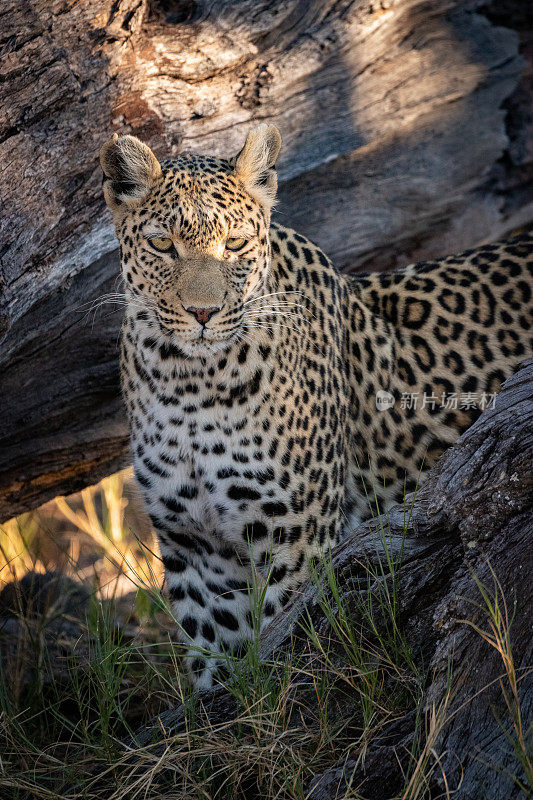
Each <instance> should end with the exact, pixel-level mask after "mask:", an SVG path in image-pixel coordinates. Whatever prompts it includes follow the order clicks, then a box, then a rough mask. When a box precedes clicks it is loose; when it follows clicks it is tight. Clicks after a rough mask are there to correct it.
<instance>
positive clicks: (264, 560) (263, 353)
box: [102, 126, 533, 687]
mask: <svg viewBox="0 0 533 800" xmlns="http://www.w3.org/2000/svg"><path fill="white" fill-rule="evenodd" d="M254 137H255V138H254ZM278 150H279V134H277V132H276V131H275V129H273V128H272V127H267V126H262V127H261V128H260V129H259V130H258V131H256V132H254V133H253V134H252V135H251V136H250V137H249V139H248V141H247V144H246V146H245V148H244V150H243V151H242V152H241V154H240V156H239V157H238V158H237V159H232V160H227V161H226V160H223V159H216V158H207V157H202V156H198V155H193V154H184V155H181V156H179V157H178V158H175V159H173V160H171V161H169V162H167V163H163V165H162V169H161V168H160V167H159V164H158V163H157V161H156V159H155V157H154V156H153V154H152V153H151V151H149V150H148V148H146V147H145V146H144V145H141V143H140V142H138V141H137V140H134V139H133V138H132V137H124V138H122V139H118V140H117V139H116V138H115V139H113V140H112V142H110V143H109V144H108V145H107V146H105V147H104V149H103V153H102V165H103V168H104V172H105V175H106V179H105V192H106V198H107V201H108V203H109V205H110V207H111V208H112V211H113V215H114V219H115V223H116V230H117V236H118V238H119V241H120V244H121V252H122V268H123V273H124V277H125V280H126V287H127V289H126V295H127V299H128V305H127V309H126V313H125V317H124V325H123V338H122V380H123V390H124V397H125V401H126V404H127V409H128V414H129V419H130V425H131V442H132V449H133V456H134V463H135V473H136V476H137V479H138V481H139V483H140V485H141V487H142V491H143V493H144V497H145V500H146V505H147V508H148V510H149V513H150V516H151V519H152V522H153V524H154V527H155V529H156V531H157V534H158V537H159V541H160V545H161V554H162V557H163V561H164V563H165V567H166V574H167V582H168V589H169V593H170V597H171V600H172V603H173V607H174V611H175V614H176V617H177V620H178V622H179V624H180V626H181V629H182V632H183V634H184V636H185V637H186V638H187V639H188V640H189V641H190V642H191V649H190V654H189V659H188V662H189V667H190V668H191V671H192V674H193V675H194V677H195V681H196V684H197V685H198V686H200V687H205V686H209V685H210V683H211V681H212V675H213V668H214V666H213V665H214V663H215V662H214V661H213V660H211V659H208V658H206V657H205V656H204V655H202V654H199V653H198V652H195V646H199V647H201V648H205V649H206V650H207V651H212V650H215V651H216V650H219V651H220V649H229V650H231V649H232V648H234V647H235V646H237V645H239V644H240V643H242V642H243V641H244V640H246V639H247V638H248V637H249V635H250V624H251V618H250V598H249V585H250V582H251V575H252V565H251V563H250V557H251V559H252V561H253V564H254V567H255V571H256V574H257V575H259V579H260V580H264V579H266V578H267V577H268V588H267V591H266V597H265V603H264V608H263V616H264V619H265V620H266V621H268V620H269V619H270V618H271V617H272V616H273V615H274V614H275V613H276V612H277V611H278V610H279V609H280V607H281V606H283V604H284V603H285V602H286V601H287V598H288V597H289V595H290V594H291V592H292V591H293V590H295V589H296V588H297V587H298V586H299V584H300V583H301V581H302V580H303V579H304V578H305V576H306V574H307V562H308V558H309V557H310V556H312V555H314V554H317V553H319V552H321V551H323V550H324V548H327V547H329V546H330V545H332V544H334V543H335V542H337V541H338V538H339V536H340V534H341V532H342V529H343V527H344V525H345V524H346V520H347V519H348V520H353V519H354V518H359V519H360V518H364V517H366V516H368V514H369V513H370V511H371V509H370V508H369V500H368V497H370V503H371V504H373V503H375V501H376V500H377V502H378V503H379V504H380V507H381V509H383V508H384V507H385V506H386V504H387V503H388V502H389V501H390V500H393V499H400V498H401V497H402V495H403V493H404V491H405V489H406V488H407V489H408V490H409V489H411V488H413V486H414V485H415V483H416V482H417V481H418V480H419V479H420V478H423V476H424V474H425V472H426V471H427V469H428V468H429V467H431V466H432V464H434V463H435V460H436V459H437V457H438V456H439V455H440V453H442V451H443V449H444V448H446V447H447V446H449V445H450V444H451V443H452V442H453V441H454V440H455V439H456V438H457V437H458V436H459V434H460V433H461V432H462V431H464V430H465V428H467V427H468V426H469V425H470V424H471V423H472V421H473V420H474V419H475V418H476V417H477V416H478V414H479V413H480V403H481V402H482V398H483V393H485V398H486V400H487V401H490V399H491V395H492V394H493V393H494V392H496V391H498V388H499V386H500V384H501V382H502V381H503V380H504V379H505V377H506V376H508V375H510V374H511V372H512V371H513V370H514V369H516V367H517V366H518V365H519V363H520V362H521V361H522V360H523V359H524V357H525V356H527V355H528V354H529V353H531V351H532V349H533V347H532V333H531V285H532V282H531V273H532V265H533V237H532V236H529V235H526V236H523V237H522V238H520V239H515V240H510V241H505V242H499V243H497V244H491V245H486V246H484V247H481V248H479V249H477V250H472V251H468V252H466V253H463V254H461V255H459V256H449V257H447V258H443V259H440V260H437V261H432V262H427V263H422V264H415V265H412V266H409V267H407V268H405V269H401V270H398V271H396V272H393V273H385V274H368V275H356V276H345V275H340V274H338V273H337V272H336V271H335V269H334V267H333V266H332V264H331V263H330V261H329V260H328V258H327V257H326V256H325V255H324V253H322V252H321V250H320V249H319V248H318V247H316V246H315V245H314V244H312V243H311V242H310V241H309V240H308V239H306V238H305V237H303V236H300V235H299V234H298V233H295V232H294V231H292V230H289V229H287V228H284V227H281V226H279V225H276V224H273V225H270V206H271V204H272V201H273V197H274V193H275V171H274V167H273V165H274V161H275V158H276V156H277V152H278ZM155 234H159V240H158V241H160V240H161V239H162V237H166V239H171V240H172V246H171V248H170V249H169V250H168V251H167V252H157V251H156V250H155V249H154V246H151V245H150V243H149V241H148V239H149V238H150V237H153V236H154V235H155ZM228 237H230V241H231V240H232V239H233V240H234V241H238V240H239V239H241V240H244V241H245V245H244V246H243V248H242V250H241V251H239V252H233V253H232V252H230V251H228V250H227V249H225V243H226V240H227V239H228ZM166 244H168V242H166ZM191 307H192V308H193V311H189V312H188V311H187V310H186V308H191ZM206 307H207V308H209V309H211V310H212V309H213V308H219V310H218V311H216V312H214V313H213V316H212V317H210V319H209V321H207V322H205V324H202V322H201V321H197V318H196V317H195V316H194V313H195V312H194V309H196V308H206ZM210 313H212V311H211V312H210ZM379 390H382V391H386V392H388V393H390V395H392V397H393V398H394V400H395V402H394V406H393V407H392V408H389V409H386V410H382V411H378V410H377V408H376V394H377V392H378V391H379ZM413 393H419V402H418V404H417V407H416V408H414V407H412V402H410V401H408V402H406V397H409V396H410V395H411V394H413ZM443 393H444V394H445V398H446V399H445V403H444V406H443V405H442V402H441V400H442V395H443ZM424 394H425V396H426V400H425V401H424V398H423V395H424ZM454 394H455V395H456V397H457V408H454V405H455V404H454V403H453V401H452V402H450V397H453V395H454ZM473 395H476V396H477V403H476V404H475V405H470V407H468V402H467V403H465V402H464V398H465V397H470V398H472V396H473ZM428 398H429V399H428ZM431 398H435V400H434V401H433V400H431ZM389 399H390V398H389ZM446 400H447V401H448V402H447V403H446ZM410 406H411V407H410Z"/></svg>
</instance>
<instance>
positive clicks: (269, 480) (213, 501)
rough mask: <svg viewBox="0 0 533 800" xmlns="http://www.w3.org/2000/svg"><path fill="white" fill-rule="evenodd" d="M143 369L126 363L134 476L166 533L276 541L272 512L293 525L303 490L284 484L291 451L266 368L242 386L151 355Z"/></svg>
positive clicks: (252, 372)
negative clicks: (271, 534) (295, 496)
mask: <svg viewBox="0 0 533 800" xmlns="http://www.w3.org/2000/svg"><path fill="white" fill-rule="evenodd" d="M136 357H137V359H140V358H141V356H140V355H139V352H137V353H136ZM132 365H133V366H132ZM139 366H141V367H142V369H141V370H136V369H135V364H134V363H133V361H132V358H131V357H130V358H129V359H126V363H125V364H124V368H123V372H124V374H123V388H124V395H125V399H126V402H127V404H128V407H129V410H130V424H131V439H132V449H133V455H134V465H135V472H136V475H137V478H138V480H139V483H140V484H141V487H142V489H143V493H144V496H145V500H146V503H147V506H148V510H149V512H150V513H151V514H152V516H153V517H155V518H157V521H158V523H159V527H161V524H163V525H165V526H167V528H168V529H169V530H172V529H177V528H184V529H187V530H190V529H191V528H192V529H197V530H199V531H203V532H205V531H208V532H212V533H214V532H216V533H217V534H221V533H222V534H223V535H224V537H225V538H227V539H228V540H229V541H232V542H233V543H236V542H237V541H238V542H239V543H241V544H242V543H243V542H244V541H245V538H246V530H247V529H248V528H250V529H251V530H252V532H254V536H256V537H258V538H261V535H264V536H266V535H267V528H268V520H269V519H270V518H271V517H272V514H273V512H283V514H282V516H283V517H284V521H285V522H287V515H289V514H290V501H291V492H292V491H294V489H293V487H291V486H289V485H288V484H287V482H286V480H285V481H284V480H282V473H283V470H282V469H281V462H280V458H281V457H282V456H283V454H284V452H285V447H284V442H283V441H282V437H280V435H279V431H280V426H279V424H276V416H277V411H276V407H275V405H273V402H272V399H271V398H272V385H271V383H270V382H269V380H268V377H269V375H267V374H265V370H262V371H261V376H260V377H258V376H257V370H254V369H251V370H249V371H248V373H244V371H243V375H242V376H241V377H242V382H241V383H239V382H238V381H235V380H234V381H233V382H232V381H231V370H230V371H229V372H228V373H226V376H224V375H220V374H218V375H217V376H216V378H215V379H213V378H212V377H211V378H210V376H209V375H208V374H207V372H206V371H205V370H201V369H197V370H195V369H194V368H192V367H190V366H189V367H188V368H187V370H183V371H182V372H180V370H179V369H176V366H175V365H174V366H171V365H163V364H161V363H159V362H157V361H156V360H155V359H153V360H152V359H151V358H150V354H148V355H147V354H144V356H143V357H142V364H139ZM154 371H155V377H154ZM139 372H140V374H139ZM250 376H251V377H250Z"/></svg>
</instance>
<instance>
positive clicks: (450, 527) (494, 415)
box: [137, 360, 533, 800]
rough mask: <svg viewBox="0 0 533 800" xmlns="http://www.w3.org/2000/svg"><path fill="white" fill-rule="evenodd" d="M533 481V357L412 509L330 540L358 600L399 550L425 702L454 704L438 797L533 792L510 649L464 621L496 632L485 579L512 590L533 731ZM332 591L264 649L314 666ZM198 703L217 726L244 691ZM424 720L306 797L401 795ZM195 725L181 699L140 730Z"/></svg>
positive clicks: (313, 587) (518, 664)
mask: <svg viewBox="0 0 533 800" xmlns="http://www.w3.org/2000/svg"><path fill="white" fill-rule="evenodd" d="M532 489H533V360H530V361H529V362H528V363H527V364H526V365H525V366H524V367H523V368H522V370H520V372H518V373H517V374H516V375H515V376H513V377H512V378H510V379H509V380H508V381H507V382H506V383H505V384H504V386H503V389H502V392H501V394H500V395H499V397H498V399H497V400H496V406H495V408H494V409H491V410H487V411H485V412H484V413H483V414H482V416H481V417H480V418H479V419H478V420H477V422H476V423H475V424H474V425H473V426H472V427H471V428H470V429H469V430H468V431H467V432H466V433H465V434H464V435H463V436H462V437H461V438H460V439H459V440H458V441H457V443H456V444H455V445H454V446H453V447H452V448H451V449H450V450H448V451H447V453H445V454H444V456H443V457H442V459H441V460H440V462H439V463H438V464H437V465H436V467H434V469H433V470H432V471H431V473H430V475H429V477H428V480H427V481H426V483H425V484H424V485H423V487H422V488H421V489H420V490H419V491H418V493H417V494H416V497H415V499H414V502H413V503H412V504H411V502H410V501H409V499H407V500H406V506H405V507H404V506H399V505H397V506H394V507H393V508H392V509H391V511H390V513H389V514H388V515H387V518H386V519H385V518H377V519H375V520H373V521H370V522H368V523H366V524H365V525H363V526H361V527H360V528H359V529H357V530H354V531H353V532H352V533H350V534H348V535H347V536H346V537H345V539H344V540H343V542H341V544H340V545H338V546H337V547H336V548H335V550H334V551H333V559H332V565H333V568H334V570H335V572H336V574H337V577H338V585H339V586H340V587H341V597H342V602H343V604H345V606H346V607H347V608H350V607H352V608H354V607H355V608H361V604H360V599H361V597H362V595H368V594H371V595H373V596H374V597H378V595H379V590H380V586H381V585H382V584H383V583H384V582H387V581H390V573H387V570H386V569H384V570H383V571H382V569H383V565H384V564H385V563H386V559H385V558H384V549H383V548H384V541H385V543H386V548H387V551H388V554H389V555H391V554H394V555H395V556H398V554H399V553H400V552H401V553H402V557H401V567H400V569H399V572H398V576H397V580H398V586H397V597H398V602H399V614H398V624H399V627H400V629H401V630H402V632H403V633H404V634H406V635H407V636H408V639H409V643H410V649H411V651H412V653H413V656H414V658H415V659H417V663H423V664H425V665H427V670H426V672H427V675H428V683H427V686H426V687H425V706H426V710H427V711H428V712H430V711H431V709H433V708H435V709H437V710H439V709H440V710H443V709H444V710H445V714H444V716H445V721H444V724H443V727H442V730H441V732H440V735H439V736H438V738H437V739H436V741H435V743H434V745H433V753H434V757H435V760H436V761H437V763H438V770H435V772H434V773H433V777H432V781H431V785H430V787H429V790H430V794H429V796H431V797H443V796H446V795H445V794H444V793H443V791H444V786H443V784H442V782H441V776H442V775H446V779H447V782H448V788H449V790H450V792H451V793H452V796H453V798H454V800H481V798H483V800H503V798H505V799H506V800H513V798H518V797H524V795H523V793H521V792H520V789H519V788H518V787H517V785H516V784H515V783H514V782H513V780H512V778H511V776H512V775H513V774H514V775H517V776H518V777H520V768H517V762H516V760H515V757H514V755H513V751H512V745H511V743H510V741H509V739H508V738H507V733H508V732H509V730H510V733H511V737H512V736H513V735H514V732H513V730H512V727H511V726H510V717H509V715H508V713H507V712H506V710H505V703H504V699H503V694H502V686H501V684H500V680H499V678H500V677H501V676H502V675H503V686H504V688H505V689H506V691H507V693H508V694H510V689H509V685H508V684H507V678H506V677H505V671H504V667H503V660H502V657H501V656H500V654H499V653H498V652H497V651H496V650H495V649H494V648H493V647H491V646H490V645H489V644H488V643H487V642H486V641H484V639H483V638H482V637H481V636H480V635H479V633H478V632H477V631H475V630H474V629H473V628H472V627H471V626H470V625H468V624H467V623H466V622H465V621H469V622H474V624H478V625H479V626H480V628H482V629H485V630H489V626H488V623H487V619H486V613H484V611H483V599H482V596H481V594H480V591H479V588H478V585H477V583H476V580H477V581H480V582H481V583H482V584H483V585H484V586H485V587H486V588H487V590H488V594H489V595H491V596H492V599H494V592H495V591H497V592H498V598H499V602H500V605H501V604H502V596H503V597H505V598H506V600H507V603H508V605H509V616H510V618H511V617H512V624H511V633H510V641H511V645H512V653H513V657H514V664H515V668H516V673H517V677H518V697H519V701H520V704H521V714H522V723H523V728H524V730H525V731H526V730H527V729H528V725H530V724H531V721H532V718H533V713H532V712H533V680H532V674H533V673H532V668H531V664H532V656H533V643H532V640H531V606H532V595H533V556H532V553H531V540H532V536H533V513H532V510H533V491H532ZM406 519H408V523H406ZM384 530H385V539H384V537H383V531H384ZM361 564H365V565H367V566H368V565H371V566H375V567H379V569H376V576H377V577H376V579H375V581H374V584H373V585H371V586H370V587H369V586H368V583H367V576H368V572H367V569H366V568H365V569H362V568H361V566H360V565H361ZM494 576H496V578H497V580H498V581H499V584H500V587H499V588H498V589H496V587H495V582H494ZM326 586H327V584H326ZM325 591H326V593H327V589H326V590H325ZM323 595H324V584H323V585H322V586H320V584H317V583H308V584H306V585H304V586H303V587H302V589H301V591H299V593H298V598H297V600H296V601H295V602H294V603H293V604H292V605H291V606H290V607H289V608H288V610H285V611H283V612H281V613H280V614H279V615H278V616H277V617H275V618H274V619H273V620H272V622H271V623H270V625H269V626H268V627H267V628H266V630H265V633H264V635H263V639H262V648H261V655H262V657H263V658H264V659H267V660H269V659H273V660H274V661H276V662H277V663H280V664H283V662H284V653H285V652H287V651H288V650H291V651H292V652H294V649H296V650H298V649H299V650H300V651H301V653H303V654H305V659H306V662H304V663H303V664H302V665H301V671H302V673H303V674H311V673H312V672H313V664H314V663H315V660H316V658H317V656H318V653H317V652H316V650H315V649H314V646H313V645H311V644H310V642H309V640H308V639H306V637H305V636H302V629H301V625H300V623H302V622H303V623H305V625H307V626H308V625H309V619H311V620H312V622H313V625H314V629H315V630H316V631H317V632H318V633H319V634H320V635H321V637H322V638H323V640H324V641H330V640H332V639H333V640H335V639H336V638H337V635H336V633H335V631H334V630H332V628H331V625H330V622H329V621H328V619H327V616H326V614H325V613H324V610H323V604H322V602H321V597H323ZM358 600H359V603H358ZM378 605H379V604H378V603H375V607H378ZM378 624H379V623H378ZM306 664H308V667H307V668H306ZM450 675H451V680H450ZM450 683H451V693H450V692H449V684H450ZM311 694H313V693H311ZM311 699H312V698H311ZM315 702H316V698H315ZM303 706H305V701H304V702H302V699H301V697H300V695H299V696H298V702H297V703H295V707H296V708H297V713H298V715H300V714H303V715H304V716H305V713H306V710H305V708H303ZM198 708H199V710H198V715H197V717H196V724H198V725H199V726H201V725H202V724H204V725H207V726H208V728H207V729H210V728H209V726H211V725H213V726H216V725H218V724H221V723H229V721H230V720H232V719H238V718H239V716H240V715H239V713H238V709H237V705H236V701H235V699H234V697H233V696H232V695H230V694H229V693H227V692H226V691H225V690H223V689H221V688H217V689H216V690H215V691H214V692H211V693H210V694H206V695H204V696H203V697H202V702H201V703H200V704H199V706H198ZM330 713H331V711H330ZM341 713H342V718H343V719H345V720H347V719H348V718H349V716H350V699H349V698H346V697H345V698H344V700H343V708H342V709H341ZM311 716H312V715H311ZM241 720H242V715H241ZM502 720H503V724H502ZM415 723H416V720H415V716H414V714H413V713H410V714H406V715H405V716H404V717H401V718H400V719H397V720H396V721H394V722H392V723H391V724H389V725H387V726H385V727H384V728H383V729H382V731H381V733H380V734H378V736H377V737H375V738H374V739H373V740H371V741H370V743H369V744H368V748H367V751H366V755H365V758H364V763H363V764H361V763H360V761H356V760H355V758H348V759H344V760H343V761H342V764H339V765H338V766H334V767H332V768H330V769H329V770H327V771H325V772H324V773H323V774H321V775H317V776H316V777H315V778H314V779H313V781H312V783H311V785H309V786H308V787H307V790H306V797H309V798H312V800H337V799H338V800H340V799H341V798H343V797H345V796H346V793H347V792H348V790H349V786H352V787H357V788H358V790H359V792H360V796H361V797H365V798H367V800H383V798H388V797H395V796H399V795H398V793H400V792H401V790H402V786H404V781H405V775H406V774H407V773H408V767H409V764H408V761H409V758H408V757H409V752H410V750H411V746H412V743H413V739H414V736H415ZM184 726H185V716H184V709H183V707H182V706H180V707H178V708H176V709H173V710H171V711H167V712H165V713H163V714H162V715H161V717H160V718H157V720H156V721H155V722H154V726H153V727H149V728H146V729H144V730H142V731H140V732H139V734H138V737H137V741H138V743H139V744H140V745H146V744H148V743H150V742H154V741H158V739H160V738H161V731H166V734H167V735H169V736H171V735H173V734H175V733H177V732H179V731H181V730H183V729H184ZM173 746H174V747H175V746H176V745H175V744H174V745H173ZM176 758H179V752H177V753H176ZM348 793H349V792H348ZM253 796H254V795H253V794H251V795H250V797H253ZM349 796H351V795H349ZM358 796H359V795H358ZM409 796H410V797H412V796H413V795H409ZM424 796H426V795H424Z"/></svg>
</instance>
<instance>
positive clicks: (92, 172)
mask: <svg viewBox="0 0 533 800" xmlns="http://www.w3.org/2000/svg"><path fill="white" fill-rule="evenodd" d="M528 8H529V6H528V4H524V3H523V2H521V0H508V2H506V3H505V4H504V5H503V6H502V4H501V3H491V2H489V3H483V4H480V3H477V2H472V0H455V1H454V2H450V0H435V1H434V2H431V3H427V2H421V1H420V0H396V1H395V2H389V0H382V1H381V2H379V1H376V2H374V1H373V2H368V0H364V1H363V0H342V1H341V2H336V1H334V0H327V1H325V0H312V2H297V1H296V0H275V1H274V2H267V3H261V4H257V3H256V2H253V1H252V0H236V2H232V3H228V2H225V0H215V1H214V2H212V1H211V0H210V2H207V0H205V1H204V0H195V2H192V0H150V2H148V0H98V2H94V0H79V2H76V3H63V2H59V0H57V1H56V0H55V1H54V2H48V3H47V2H42V1H41V0H29V1H28V2H24V3H19V2H16V0H4V2H3V3H2V7H1V9H0V59H1V61H0V99H1V103H0V159H1V164H2V169H1V170H0V195H1V197H2V214H1V223H0V237H1V242H0V262H1V263H0V374H1V376H2V377H1V404H2V410H1V414H0V520H4V519H6V518H8V517H10V516H13V515H15V514H17V513H19V512H21V511H24V510H27V509H29V508H32V507H35V506H37V505H39V504H40V503H42V502H44V501H45V500H48V499H50V498H51V497H53V496H55V495H57V494H65V493H69V492H73V491H75V490H77V489H79V488H82V487H83V486H85V485H87V484H89V483H95V482H96V481H97V480H99V479H100V478H101V477H103V476H104V475H106V474H109V473H110V472H112V471H113V470H115V469H118V468H119V467H120V466H122V465H124V464H125V463H126V462H127V461H128V459H129V455H128V442H127V433H126V425H125V420H124V414H123V411H122V404H121V401H120V397H119V386H118V368H117V346H116V343H117V336H118V328H119V324H120V317H121V309H120V308H117V307H116V306H104V307H103V308H102V309H101V310H100V312H99V313H98V314H95V312H94V311H92V310H91V309H92V308H93V305H94V307H95V308H96V307H97V306H98V303H99V299H100V298H101V297H102V295H104V294H107V293H109V292H111V291H113V289H114V288H115V285H116V280H117V277H118V258H117V251H116V244H115V239H114V236H113V230H112V224H111V220H110V218H109V216H108V214H107V212H106V211H105V208H104V202H103V197H102V194H101V188H100V182H101V173H100V169H99V166H98V159H97V153H98V151H99V148H100V146H101V144H102V143H103V142H104V141H106V140H107V139H108V138H109V136H110V134H111V133H112V132H113V131H118V132H119V133H127V132H130V133H134V134H136V135H137V136H139V137H140V138H141V139H144V140H145V141H147V142H148V143H149V144H150V145H151V147H152V148H154V150H155V152H156V154H157V155H159V156H162V155H169V154H172V153H176V152H178V151H179V150H181V149H184V148H185V149H195V150H199V151H202V152H211V153H216V154H221V155H228V154H233V153H235V152H237V151H238V149H239V148H240V147H241V146H242V142H243V141H244V138H245V133H246V131H247V130H248V128H249V127H251V125H252V124H255V123H256V122H257V121H262V120H267V121H272V122H275V123H276V124H277V125H278V126H279V128H280V129H281V131H282V134H283V137H284V148H283V151H282V156H281V159H280V161H279V174H280V202H279V206H278V212H277V213H278V219H279V220H280V221H281V222H283V223H286V224H289V225H292V226H294V227H295V228H297V229H300V230H301V231H302V233H305V234H308V235H310V236H311V238H312V239H314V240H316V241H317V243H318V244H319V245H321V246H322V247H323V248H324V249H325V250H326V252H327V253H328V255H330V256H331V257H332V258H333V260H334V261H335V263H336V264H337V265H338V266H339V267H340V268H341V269H359V268H361V267H371V268H386V267H391V266H394V265H396V264H404V263H406V262H408V261H411V260H416V259H422V258H427V257H432V256H438V255H444V254H446V253H449V252H452V251H456V252H457V251H460V250H461V249H464V248H466V247H468V246H472V245H475V244H477V243H480V242H482V241H486V240H488V239H494V238H497V237H498V236H501V235H502V234H503V233H505V232H506V231H509V230H512V229H514V228H516V227H518V226H521V225H524V224H527V223H530V222H531V220H532V218H533V196H532V188H531V187H532V183H531V176H532V175H533V144H532V143H533V119H532V118H531V113H530V109H531V103H532V97H533V80H532V71H531V52H532V51H531V42H532V41H533V35H532V32H531V29H532V25H531V18H530V10H529V11H528ZM476 9H478V10H477V11H476ZM503 26H505V27H503ZM520 52H521V53H522V54H523V55H522V56H520Z"/></svg>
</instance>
